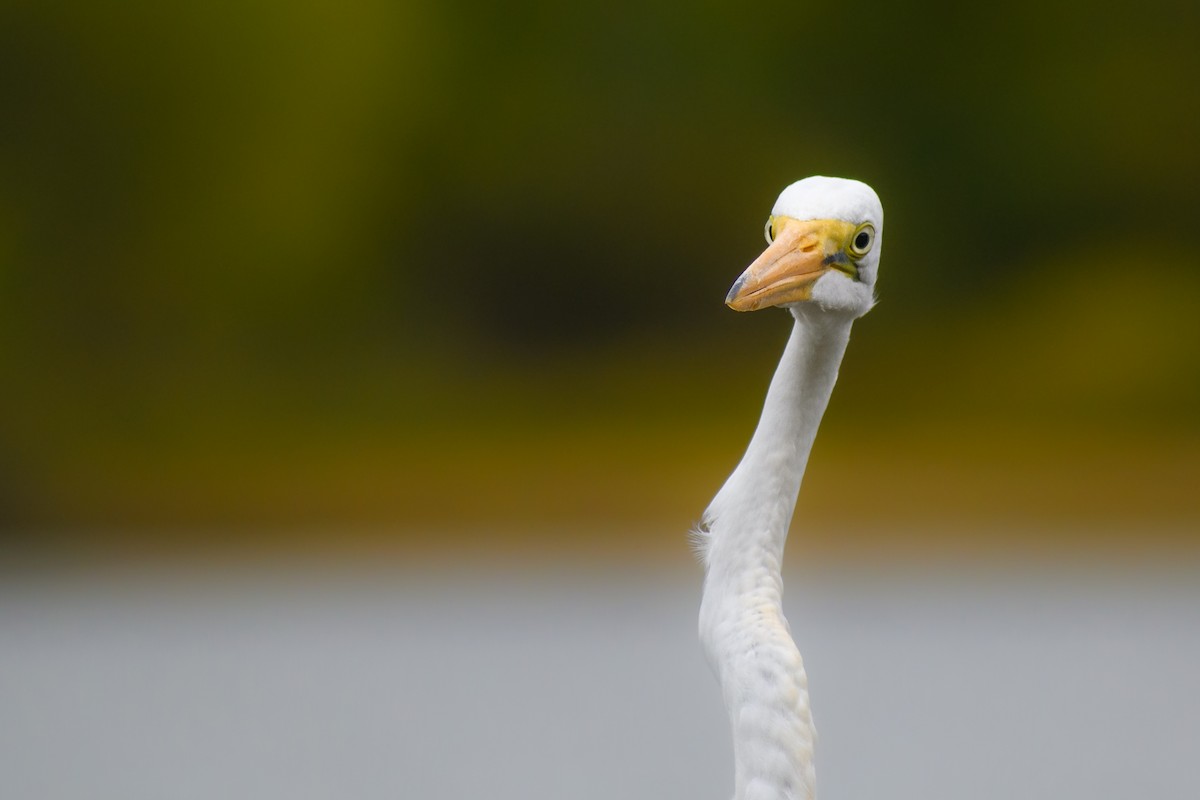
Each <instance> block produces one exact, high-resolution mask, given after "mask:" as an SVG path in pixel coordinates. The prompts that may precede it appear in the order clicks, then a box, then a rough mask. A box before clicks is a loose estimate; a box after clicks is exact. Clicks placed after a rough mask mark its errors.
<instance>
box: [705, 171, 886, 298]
mask: <svg viewBox="0 0 1200 800" xmlns="http://www.w3.org/2000/svg"><path fill="white" fill-rule="evenodd" d="M766 236H767V244H768V247H767V249H766V250H765V251H763V254H762V255H761V256H759V257H758V258H757V259H755V261H754V263H753V264H751V265H750V266H749V267H747V268H746V271H745V272H743V273H742V275H741V277H740V278H738V279H737V281H736V282H735V283H734V284H733V288H731V289H730V290H729V296H728V297H726V298H725V304H726V305H728V306H729V307H730V308H732V309H734V310H735V311H756V310H758V309H760V308H768V307H770V306H782V307H784V308H792V307H795V306H796V305H797V304H799V303H812V304H814V305H816V306H818V307H820V308H821V309H823V310H825V311H830V312H841V313H847V314H851V315H853V316H854V317H861V316H862V315H863V314H865V313H867V312H868V311H870V310H871V306H872V305H874V304H875V276H876V275H877V274H878V270H879V250H880V247H881V245H882V244H883V206H882V205H880V203H879V197H878V196H877V195H876V194H875V191H874V190H873V189H871V187H870V186H867V185H866V184H865V183H861V182H859V181H853V180H846V179H844V178H825V177H821V176H819V175H815V176H813V177H811V178H805V179H804V180H802V181H796V182H795V183H793V184H792V185H791V186H789V187H787V188H786V189H784V190H783V193H782V194H780V195H779V199H778V200H776V201H775V207H774V208H773V209H771V216H770V217H768V218H767V227H766Z"/></svg>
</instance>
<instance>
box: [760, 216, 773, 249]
mask: <svg viewBox="0 0 1200 800" xmlns="http://www.w3.org/2000/svg"><path fill="white" fill-rule="evenodd" d="M763 236H765V237H767V244H771V243H772V242H774V241H775V217H767V224H766V227H764V228H763Z"/></svg>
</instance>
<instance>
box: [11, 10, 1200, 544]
mask: <svg viewBox="0 0 1200 800" xmlns="http://www.w3.org/2000/svg"><path fill="white" fill-rule="evenodd" d="M1197 34H1200V6H1198V5H1197V4H1195V3H1185V2H1168V1H1167V0H1151V1H1150V2H1145V3H1140V4H1138V5H1137V6H1136V7H1117V6H1105V7H1097V6H1096V5H1095V4H1084V3H1082V2H1073V1H1072V0H1055V2H1051V3H1030V2H1024V3H1016V4H1009V5H997V6H991V5H987V4H984V5H978V4H977V5H970V4H966V5H963V4H955V3H946V2H939V1H936V0H924V2H917V3H909V4H893V5H891V6H885V7H880V8H870V7H865V6H849V5H837V4H803V3H767V4H766V5H761V4H760V5H757V6H753V7H743V8H735V7H734V6H732V5H728V4H717V3H701V4H696V5H693V6H690V7H687V8H682V7H680V6H678V5H677V4H669V3H665V2H659V1H655V2H643V3H637V4H615V5H614V4H612V3H598V2H583V3H576V4H569V5H565V4H560V3H549V2H543V1H542V0H534V1H532V2H530V1H528V0H526V1H524V2H513V3H506V4H486V3H479V2H470V3H468V2H463V1H462V0H459V1H458V2H439V3H433V2H421V1H420V0H409V1H407V2H400V3H390V2H384V0H350V2H347V3H343V4H339V5H337V6H336V7H334V6H330V5H328V4H320V3H307V2H286V3H285V2H281V1H280V0H250V2H243V3H237V4H234V3H226V2H217V3H207V4H198V3H184V4H168V5H163V4H156V3H149V2H145V1H144V0H131V1H130V2H126V3H121V4H117V5H115V6H113V5H105V4H89V3H84V2H75V3H66V4H43V3H34V2H30V1H29V0H9V2H7V3H6V4H4V5H3V7H0V101H2V102H3V106H4V108H5V110H6V114H5V122H4V124H3V126H0V360H2V361H0V366H2V369H3V386H4V392H3V397H2V398H0V523H2V524H4V525H5V526H6V527H8V528H9V529H11V530H13V531H14V532H15V531H17V530H24V531H36V530H41V529H45V528H46V527H47V526H64V525H65V526H74V527H76V528H84V529H91V528H97V527H104V526H130V525H139V524H142V525H147V526H161V525H164V524H165V525H179V526H189V525H190V526H207V525H211V526H216V525H224V526H228V525H233V524H236V523H245V524H247V525H261V524H263V523H268V522H274V523H280V524H285V523H286V524H295V523H314V524H316V523H337V524H345V523H350V522H354V523H365V522H370V523H376V524H383V525H386V526H404V525H408V524H413V525H417V524H419V525H435V524H437V523H439V522H442V523H446V524H453V523H454V522H456V521H463V520H466V521H473V522H481V523H482V522H494V521H496V520H497V519H499V520H501V521H506V522H507V523H509V524H510V525H514V526H517V527H520V526H522V525H532V524H535V523H542V522H547V521H550V522H563V521H572V520H573V521H578V520H582V519H588V520H593V521H600V522H602V521H605V520H608V521H612V520H622V519H625V520H627V519H659V520H661V519H669V520H678V519H679V518H680V517H679V515H681V514H693V515H694V514H696V513H698V512H699V510H700V509H701V508H702V507H703V504H704V502H705V501H706V499H707V497H708V496H709V494H710V493H711V491H712V490H713V489H715V487H716V486H717V485H718V484H719V482H720V478H721V477H722V476H723V474H724V472H725V471H726V470H727V469H728V468H729V467H730V466H732V463H733V459H734V458H736V455H737V452H738V450H739V449H740V447H741V446H742V445H743V443H744V441H745V439H746V437H747V435H748V433H749V430H750V426H751V425H752V424H753V419H754V415H755V412H756V410H757V404H758V403H759V401H760V398H761V393H762V389H763V387H764V386H765V383H766V380H767V375H768V374H769V371H770V369H771V366H772V365H773V363H774V361H775V359H776V358H777V356H778V352H779V348H780V346H781V343H782V338H783V336H784V335H785V333H786V324H785V322H784V320H783V319H782V318H781V317H780V315H778V314H762V315H754V316H753V317H740V316H736V315H733V314H730V313H729V312H727V311H726V310H725V309H723V307H722V305H721V299H722V297H723V296H724V292H725V290H726V288H727V286H728V284H729V282H730V281H731V280H732V279H733V278H734V277H735V276H736V275H737V273H738V272H739V271H740V268H741V267H742V266H743V265H744V264H745V263H747V262H748V261H749V260H750V259H752V258H753V256H754V255H755V254H756V252H757V249H758V248H759V247H760V241H759V231H760V229H761V223H762V219H763V218H764V215H765V214H766V213H767V211H768V209H769V207H770V205H771V203H772V201H773V199H774V197H775V194H776V193H777V192H778V191H779V189H781V188H782V187H783V186H784V185H786V184H787V183H789V182H790V181H792V180H794V179H797V178H799V177H802V176H804V175H808V174H814V173H822V174H835V175H845V176H848V177H858V178H862V179H864V180H867V181H868V182H870V183H871V184H872V185H873V186H875V188H876V189H877V190H878V191H879V193H880V195H881V196H882V198H883V200H884V205H885V207H886V209H887V215H888V217H887V220H888V227H887V245H886V246H887V254H886V256H885V258H884V268H883V276H882V279H881V287H880V290H881V295H882V298H883V300H882V303H881V305H880V307H879V308H878V309H877V310H876V311H874V312H873V313H872V316H871V317H870V318H869V319H868V320H867V321H865V322H864V323H862V324H860V325H859V326H858V328H857V329H856V333H855V344H854V345H853V347H852V348H851V351H850V357H849V360H848V362H847V366H846V368H845V369H844V370H843V380H842V385H841V386H840V387H839V393H838V396H837V398H836V400H835V402H834V404H833V406H834V407H833V409H832V410H831V412H830V419H829V421H828V425H829V426H830V427H831V428H835V429H836V430H838V434H837V436H836V437H834V436H827V437H824V438H823V440H822V443H821V444H820V445H819V447H828V448H831V449H830V450H829V451H828V452H829V453H830V455H829V458H830V459H831V463H832V462H838V463H845V465H846V466H845V470H846V472H847V473H848V474H853V473H855V472H856V471H859V470H861V469H862V468H863V465H864V464H867V465H870V464H874V465H875V474H873V475H872V479H877V480H879V481H881V482H882V481H887V480H893V481H896V480H899V478H900V477H901V476H898V475H896V474H895V473H894V472H893V473H890V474H880V472H879V471H880V470H885V469H886V470H894V471H898V472H905V471H906V470H907V471H908V474H909V475H911V474H914V473H912V472H911V470H909V467H906V466H905V465H906V463H907V464H909V465H910V466H911V464H912V463H913V462H914V461H916V462H922V460H923V459H924V460H926V461H927V460H929V459H933V458H935V456H934V455H932V454H934V453H941V455H940V456H938V458H941V459H942V460H941V461H940V462H939V463H940V464H942V467H941V468H940V469H941V474H944V476H948V479H949V480H951V481H954V480H957V481H959V482H960V483H962V485H963V486H965V487H968V488H969V487H971V486H974V487H976V489H977V490H978V492H977V493H976V494H972V493H971V491H968V490H967V489H964V490H963V493H961V496H963V497H977V499H978V498H982V499H978V502H977V503H975V504H974V505H973V504H972V502H966V501H964V502H960V503H957V504H955V503H953V502H946V503H945V507H944V508H943V502H942V501H943V500H944V496H945V494H946V492H947V491H951V492H952V490H953V487H952V486H951V487H950V488H949V489H946V488H943V489H939V490H932V489H930V487H924V488H925V493H924V494H922V493H921V487H918V486H914V487H913V489H914V490H915V491H917V495H916V496H907V497H901V496H899V495H889V494H887V493H885V494H884V495H882V496H880V497H879V498H878V499H877V502H878V503H882V506H880V509H879V511H878V514H879V516H880V517H882V518H885V519H886V518H889V516H901V517H912V516H922V515H933V516H937V515H938V514H939V513H941V512H942V511H945V510H946V509H952V510H953V512H954V513H955V514H959V515H966V516H970V514H971V513H972V509H973V508H974V509H975V513H976V514H977V515H982V516H984V517H988V518H991V517H992V516H994V515H996V514H998V513H999V511H998V510H997V508H996V507H995V504H993V503H989V502H987V501H986V500H987V491H986V486H987V482H988V480H991V479H990V478H984V477H981V476H982V474H983V473H981V472H979V471H977V470H976V471H973V467H972V465H975V466H980V465H988V468H989V469H992V470H995V469H997V465H1007V466H1005V467H1004V470H1007V472H1005V474H1008V475H1010V476H1015V477H1016V478H1017V479H1018V481H1019V480H1020V476H1021V475H1026V476H1027V477H1028V481H1027V482H1028V484H1029V486H1028V487H1027V488H1030V487H1033V488H1037V487H1040V486H1042V484H1041V483H1036V482H1035V481H1034V477H1033V476H1035V475H1036V476H1042V475H1043V473H1044V472H1045V471H1046V469H1045V467H1046V465H1047V464H1053V465H1055V470H1066V471H1071V470H1075V473H1074V474H1075V475H1076V476H1078V475H1085V476H1090V477H1088V479H1087V480H1085V481H1084V482H1083V486H1084V488H1080V489H1079V490H1078V491H1076V492H1075V493H1074V494H1072V493H1071V492H1069V491H1064V492H1062V493H1061V496H1059V495H1058V494H1056V493H1055V492H1050V493H1049V496H1048V497H1047V498H1045V499H1044V501H1043V502H1042V503H1041V504H1040V505H1039V504H1038V503H1035V502H1033V501H1032V498H1033V494H1031V491H1032V489H1030V491H1025V493H1024V494H1022V493H1021V492H1022V490H1021V489H1019V488H1018V489H1011V491H1014V492H1016V495H1017V496H1016V498H1015V500H1014V502H1016V503H1017V504H1020V503H1021V502H1027V503H1028V505H1029V513H1030V514H1033V515H1035V516H1042V515H1044V514H1048V513H1053V512H1057V513H1060V514H1065V515H1068V516H1070V515H1072V514H1077V515H1083V516H1084V517H1086V516H1087V514H1088V512H1089V510H1090V511H1092V512H1095V511H1096V510H1097V509H1098V510H1099V512H1098V513H1100V514H1101V515H1102V516H1103V515H1106V514H1109V513H1110V512H1112V511H1114V510H1116V509H1123V510H1124V511H1125V512H1126V513H1128V514H1129V515H1131V516H1133V517H1137V516H1139V515H1142V514H1144V513H1146V512H1148V511H1154V512H1156V513H1159V514H1160V515H1162V516H1164V517H1165V518H1168V519H1186V520H1194V519H1196V518H1197V517H1200V508H1198V507H1197V503H1196V501H1195V500H1194V499H1193V495H1194V489H1195V485H1196V482H1197V478H1200V447H1198V446H1197V443H1198V442H1200V424H1198V422H1200V416H1198V414H1197V411H1200V314H1197V301H1196V298H1197V297H1200V271H1198V268H1200V248H1198V247H1197V245H1196V244H1195V243H1194V241H1193V240H1192V237H1191V235H1190V232H1191V230H1192V229H1193V227H1194V220H1195V219H1197V218H1200V213H1198V212H1200V201H1198V200H1197V192H1196V188H1195V187H1196V186H1197V185H1200V148H1198V147H1197V146H1196V143H1197V142H1200V105H1197V103H1196V102H1195V86H1196V85H1197V81H1198V80H1200V49H1198V48H1197V47H1196V46H1195V41H1196V38H1197ZM867 428H869V430H868V429H867ZM830 440H833V441H830ZM838 442H841V444H838ZM997 443H1001V444H1002V445H1004V446H1008V447H1013V448H1015V450H1014V451H1013V456H1012V458H1010V459H1009V460H1007V461H1006V460H1004V459H997V458H996V450H995V449H994V447H993V446H994V445H996V444H997ZM1017 443H1019V444H1017ZM1097 447H1099V449H1097ZM852 448H858V449H857V450H855V451H853V452H855V453H857V455H856V456H853V457H852V456H851V453H852ZM1002 449H1003V448H1002ZM839 453H840V455H838V454H839ZM1135 453H1136V454H1137V455H1136V457H1135V456H1134V454H1135ZM839 459H840V461H839ZM855 459H857V461H855ZM873 459H874V460H873ZM856 465H857V466H856ZM1130 465H1138V468H1139V471H1138V473H1137V474H1138V475H1140V476H1141V477H1142V478H1143V479H1144V481H1143V483H1145V486H1144V487H1143V489H1142V490H1139V491H1140V493H1139V491H1134V492H1133V493H1132V494H1130V490H1129V489H1128V487H1129V486H1130V485H1131V482H1130V481H1129V480H1128V476H1127V475H1126V472H1125V469H1126V467H1129V466H1130ZM830 469H831V470H832V469H834V467H832V466H831V467H830ZM1004 470H1001V471H1002V472H1003V471H1004ZM988 474H991V473H988ZM1057 474H1061V473H1057ZM972 475H975V476H976V480H975V483H972V482H971V481H972ZM1044 477H1045V479H1046V480H1049V481H1052V482H1053V481H1054V480H1055V477H1054V475H1047V476H1044ZM1037 480H1038V481H1040V480H1042V477H1038V479H1037ZM845 483H846V482H843V484H845ZM900 483H903V481H900ZM1035 483H1036V486H1035ZM1133 483H1135V484H1136V483H1137V482H1136V481H1134V482H1133ZM1022 485H1024V484H1022ZM1072 485H1074V484H1072ZM1139 485H1140V484H1139ZM1087 486H1091V487H1092V489H1091V491H1092V492H1094V495H1089V494H1088V490H1087V489H1086V487H1087ZM1122 487H1125V488H1122ZM831 491H832V490H831ZM846 491H849V490H846ZM997 491H1001V489H997ZM835 494H836V492H835ZM842 497H843V496H841V495H838V496H836V497H834V499H833V500H831V501H830V504H829V505H828V506H826V507H825V509H826V511H825V513H826V518H828V519H836V518H837V516H838V511H837V509H840V508H844V506H845V504H844V503H841V502H840V500H839V498H842ZM889 498H890V499H889ZM1022 498H1024V500H1022ZM1056 498H1057V499H1056ZM843 499H844V498H843ZM993 499H994V498H993ZM820 502H821V501H820V499H819V498H817V499H816V503H817V506H818V512H819V510H820ZM859 505H861V504H859ZM802 507H803V504H802ZM818 517H820V514H819V513H818ZM684 524H686V519H685V520H684Z"/></svg>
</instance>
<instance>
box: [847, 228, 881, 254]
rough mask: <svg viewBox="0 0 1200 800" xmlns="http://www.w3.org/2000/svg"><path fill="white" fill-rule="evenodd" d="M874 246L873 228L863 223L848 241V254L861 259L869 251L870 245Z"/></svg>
mask: <svg viewBox="0 0 1200 800" xmlns="http://www.w3.org/2000/svg"><path fill="white" fill-rule="evenodd" d="M873 244H875V226H874V225H872V224H871V223H869V222H864V223H863V224H862V225H860V226H859V228H858V230H856V231H855V232H854V236H853V238H851V239H850V254H851V255H853V256H855V257H857V258H862V257H863V256H865V255H866V254H867V253H868V252H870V250H871V245H873Z"/></svg>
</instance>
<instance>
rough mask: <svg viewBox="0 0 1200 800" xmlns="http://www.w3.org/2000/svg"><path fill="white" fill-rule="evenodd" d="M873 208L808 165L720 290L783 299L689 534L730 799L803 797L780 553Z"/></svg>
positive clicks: (803, 758) (798, 674)
mask: <svg viewBox="0 0 1200 800" xmlns="http://www.w3.org/2000/svg"><path fill="white" fill-rule="evenodd" d="M882 235H883V207H882V206H881V205H880V203H879V198H878V197H877V196H876V194H875V192H874V191H873V190H872V189H871V187H869V186H867V185H866V184H864V183H860V182H858V181H852V180H844V179H841V178H825V177H820V176H814V177H811V178H805V179H804V180H802V181H798V182H796V183H793V184H792V185H791V186H789V187H787V188H786V189H784V190H783V193H782V194H780V195H779V199H778V200H776V201H775V207H774V208H773V209H772V210H771V216H770V218H768V220H767V228H766V236H767V243H768V245H769V246H768V247H767V249H766V250H765V251H764V252H763V254H762V255H761V256H759V257H758V258H757V259H756V260H755V261H754V263H752V264H751V265H750V266H749V267H748V268H747V269H746V271H745V272H743V273H742V275H741V277H739V278H738V279H737V281H736V282H735V283H734V284H733V288H732V289H730V290H729V296H728V297H727V298H726V299H725V303H726V304H727V305H728V306H729V307H730V308H733V309H735V310H737V311H753V310H756V309H759V308H767V307H770V306H780V307H783V308H786V309H788V310H789V311H790V312H791V314H792V317H793V318H794V325H793V327H792V335H791V338H790V339H789V340H788V343H787V347H786V348H785V349H784V351H783V358H782V359H781V360H780V362H779V367H778V368H777V369H776V372H775V377H774V378H773V379H772V381H771V386H770V389H768V390H767V398H766V401H765V403H764V405H763V410H762V417H761V418H760V419H759V423H758V427H757V428H756V429H755V431H754V436H753V437H752V438H751V440H750V444H749V446H748V447H747V448H746V454H745V455H744V456H742V460H741V462H740V463H739V464H738V466H737V468H736V469H735V470H734V471H733V474H732V475H730V476H729V479H728V480H726V481H725V485H724V486H722V487H721V490H720V491H719V492H717V496H716V497H715V498H713V501H712V503H711V504H710V505H709V507H708V509H707V510H706V511H705V512H704V515H703V517H702V518H701V522H700V524H699V525H698V526H697V531H696V534H695V538H696V544H697V549H698V551H699V553H700V555H701V558H702V559H703V562H704V566H705V577H704V597H703V600H702V601H701V604H700V639H701V641H702V643H703V645H704V649H705V653H706V655H707V657H708V660H709V663H710V665H711V666H712V668H713V671H714V672H715V673H716V675H717V679H718V680H719V681H720V683H721V690H722V693H723V695H724V698H725V708H726V710H727V711H728V712H729V721H730V724H731V726H732V728H733V753H734V800H785V799H786V800H800V799H801V798H806V799H808V800H811V798H812V797H813V796H814V794H815V791H816V787H815V780H816V779H815V773H814V770H813V759H812V756H813V742H814V740H815V738H816V731H815V730H814V728H813V723H812V714H811V711H810V709H809V703H808V678H807V676H806V675H805V673H804V662H803V661H802V660H801V658H800V652H799V650H797V649H796V644H795V642H793V641H792V637H791V634H790V632H789V629H788V624H787V620H786V619H784V616H783V608H782V596H783V578H782V576H781V575H780V566H781V563H782V559H783V546H784V542H785V541H786V539H787V532H788V524H789V522H790V521H791V518H792V512H793V510H794V509H795V505H796V494H797V493H798V492H799V490H800V481H801V479H802V478H803V476H804V468H805V465H806V464H807V463H808V455H809V452H810V451H811V449H812V444H813V440H814V439H815V438H816V435H817V427H818V426H819V425H820V422H821V416H822V415H823V414H824V413H825V407H826V406H827V405H828V403H829V396H830V394H831V393H832V392H833V384H834V382H835V381H836V380H837V374H838V365H839V364H840V363H841V360H842V355H843V353H845V351H846V344H847V343H848V342H849V339H850V326H851V324H852V323H853V322H854V320H856V319H857V318H859V317H861V316H862V315H863V314H865V313H867V311H869V310H870V309H871V306H872V305H874V302H875V277H876V274H877V271H878V267H879V250H880V245H881V243H882Z"/></svg>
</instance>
